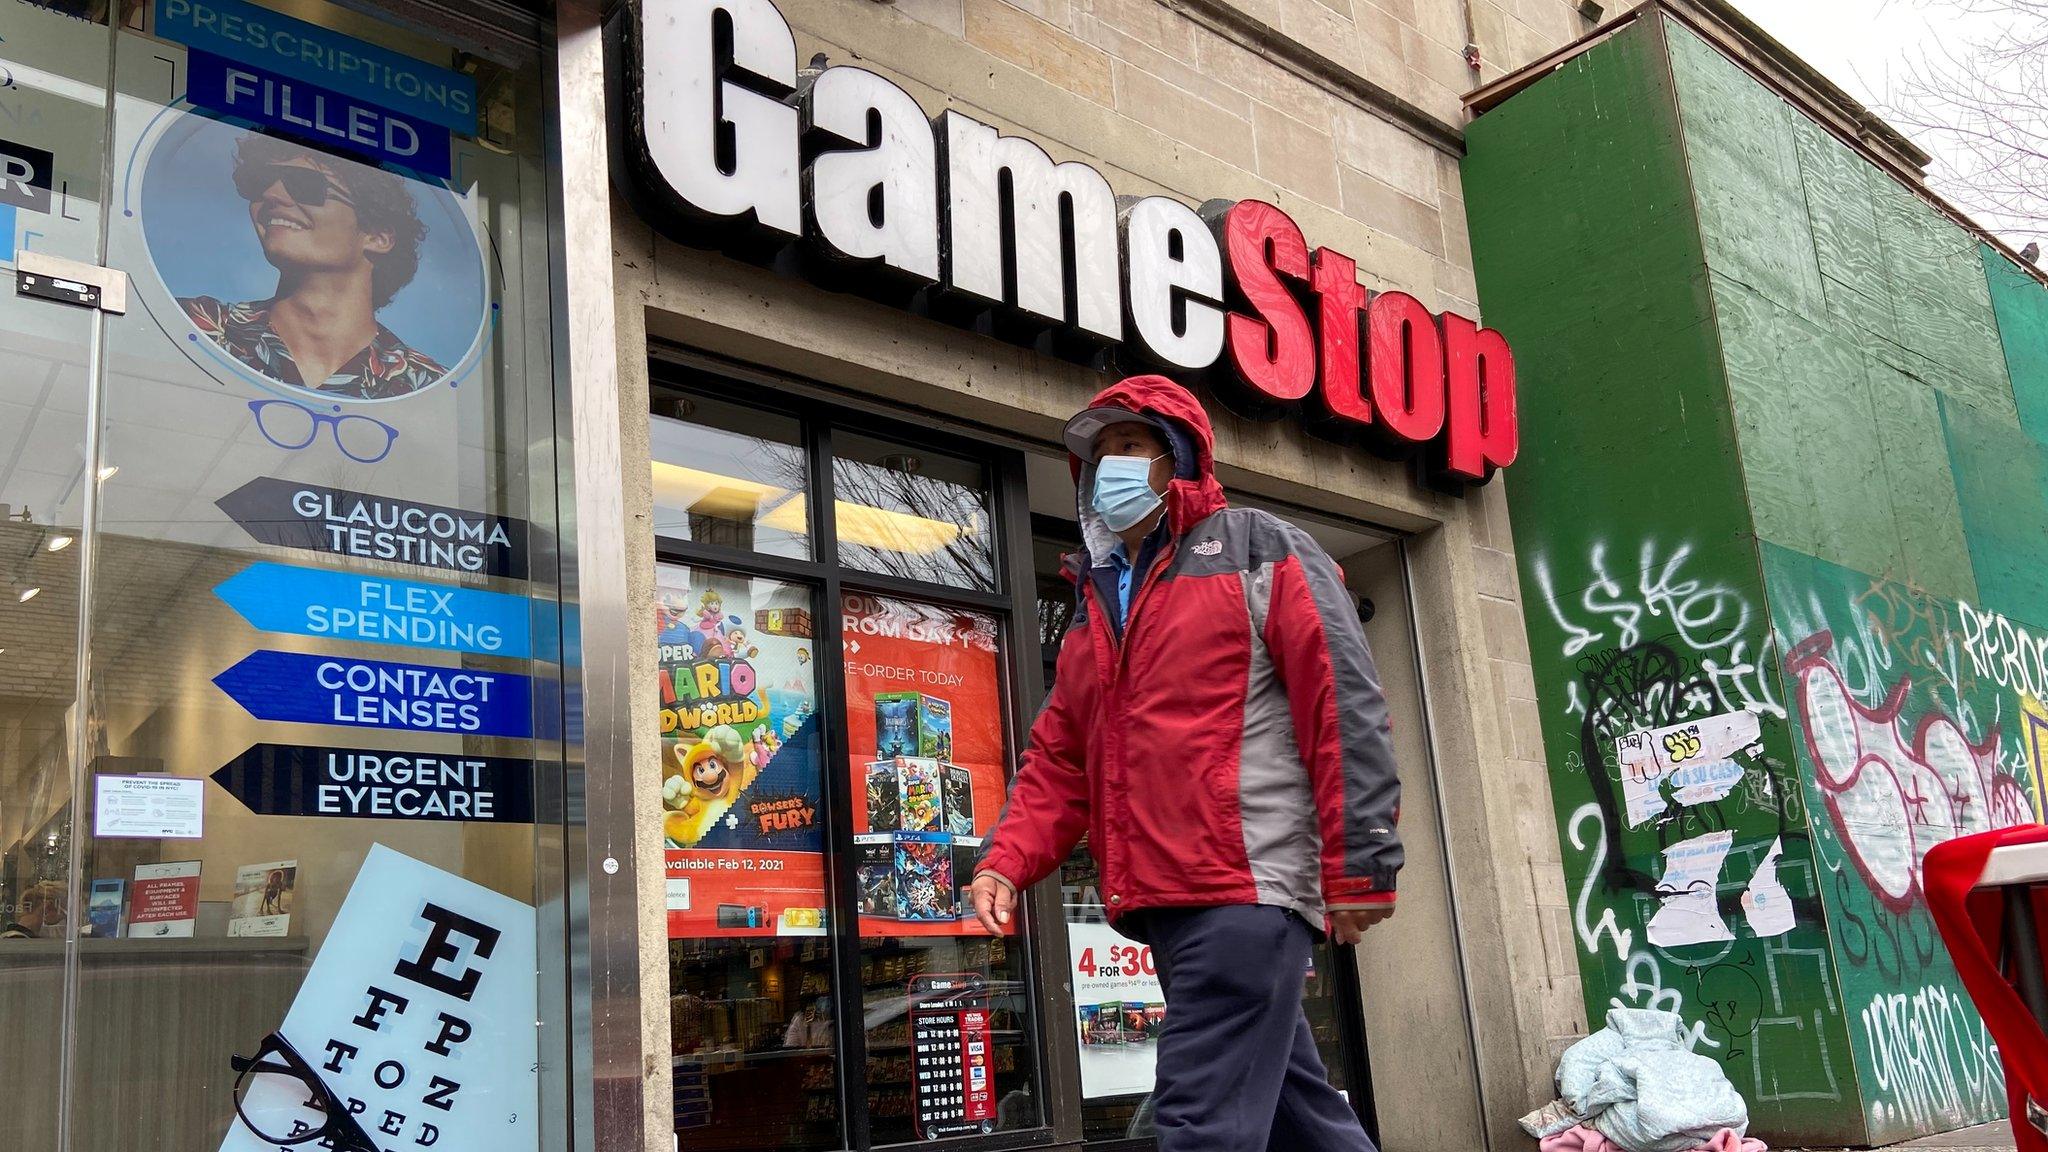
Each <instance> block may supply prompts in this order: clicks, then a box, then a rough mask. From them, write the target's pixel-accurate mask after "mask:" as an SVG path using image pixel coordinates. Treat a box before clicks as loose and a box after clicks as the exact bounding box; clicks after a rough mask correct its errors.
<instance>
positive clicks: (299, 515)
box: [0, 0, 568, 1152]
mask: <svg viewBox="0 0 2048 1152" xmlns="http://www.w3.org/2000/svg"><path fill="white" fill-rule="evenodd" d="M95 7H96V6H93V5H83V6H80V5H51V6H46V5H39V4H31V3H24V2H23V0H0V72H4V73H5V75H6V77H7V83H6V84H4V85H0V89H4V92H0V121H4V122H5V123H6V124H7V125H8V127H7V128H5V129H4V130H0V135H5V136H7V137H8V138H9V141H10V142H11V143H10V144H9V145H8V147H7V148H6V149H4V150H5V151H7V154H8V155H9V156H12V155H13V150H12V144H13V143H19V144H21V145H25V146H27V147H28V148H32V149H35V150H37V152H38V153H39V155H41V154H46V155H47V156H48V157H49V164H48V169H49V171H48V172H47V173H46V175H50V176H53V177H54V180H53V181H52V182H49V183H46V184H45V187H48V188H49V189H50V191H51V193H52V195H51V196H50V197H49V198H48V203H47V204H42V203H35V204H29V205H27V206H23V205H20V204H14V203H6V204H0V263H5V262H13V261H16V260H17V259H18V258H20V257H21V256H22V255H23V254H24V253H26V252H33V253H37V254H39V255H46V256H57V257H64V258H69V259H73V260H77V261H80V262H83V263H86V264H90V265H98V266H102V267H106V268H112V269H119V270H122V271H124V272H125V273H126V274H127V276H128V279H129V284H128V287H129V292H128V301H127V304H128V306H127V309H126V311H125V312H123V311H110V312H100V311H96V310H94V309H92V308H91V307H81V306H79V305H77V304H65V303H59V302H56V301H52V300H41V299H34V298H30V297H25V296H18V295H15V294H12V293H10V294H8V295H7V296H6V297H4V298H0V351H4V355H0V360H4V361H5V362H6V363H7V364H8V365H9V367H10V369H11V370H10V371H9V372H7V373H5V374H4V375H5V377H6V379H5V380H4V381H0V427H8V428H13V427H16V426H17V423H16V421H17V419H20V420H21V421H23V423H22V424H21V425H20V426H22V427H30V428H33V429H34V432H33V434H31V435H29V436H26V437H24V438H21V439H19V440H12V439H10V440H8V441H7V442H6V444H5V445H4V446H0V453H4V455H0V505H5V508H4V509H0V554H4V555H5V556H6V558H7V560H8V563H9V564H10V565H12V566H13V567H12V568H11V569H10V570H11V571H18V572H20V573H22V574H23V575H24V576H25V577H27V578H28V579H29V580H30V583H29V586H28V587H27V588H22V589H18V590H17V594H15V595H8V596H5V597H0V649H5V651H4V652H0V714H5V715H6V716H7V717H8V721H9V725H10V731H13V732H17V733H18V734H19V735H17V736H12V737H10V739H9V741H8V746H9V747H10V748H13V749H17V750H18V751H17V753H15V754H10V755H9V756H7V757H5V758H4V759H0V899H4V901H5V903H6V904H7V906H8V908H9V909H10V910H14V909H20V908H22V907H23V906H24V905H27V904H30V903H34V904H35V906H36V907H35V909H34V910H33V911H31V912H28V913H22V912H14V913H13V915H12V917H11V920H12V921H13V922H15V923H23V921H22V917H23V916H24V915H27V916H29V917H30V918H32V919H34V920H35V921H36V923H35V924H34V925H33V934H32V935H31V934H29V933H26V932H25V933H23V934H22V936H21V937H14V938H7V939H0V969H4V970H6V971H7V973H8V975H9V977H10V979H8V980H7V981H4V982H0V1017H4V1018H6V1019H8V1020H10V1021H12V1022H15V1023H17V1024H19V1025H20V1027H21V1029H22V1030H23V1035H24V1036H33V1037H37V1038H41V1037H49V1038H50V1043H51V1047H50V1050H49V1052H48V1053H47V1054H44V1053H42V1052H37V1053H36V1054H35V1059H36V1061H38V1062H40V1065H41V1066H40V1067H34V1066H23V1065H19V1064H17V1063H15V1060H14V1058H13V1057H18V1056H19V1055H22V1054H25V1053H26V1052H27V1051H28V1049H29V1047H31V1046H33V1044H32V1043H31V1042H29V1041H25V1042H24V1045H22V1046H18V1047H17V1048H16V1049H15V1051H14V1053H13V1055H12V1056H11V1057H9V1058H0V1073H4V1078H5V1079H6V1080H7V1081H8V1082H9V1083H10V1084H12V1085H14V1086H15V1087H16V1088H17V1089H18V1090H20V1091H21V1092H24V1093H27V1094H28V1095H29V1096H32V1097H33V1098H35V1099H38V1100H43V1101H50V1102H56V1103H50V1104H47V1105H46V1106H42V1107H37V1108H33V1109H10V1110H7V1112H6V1114H5V1115H0V1147H10V1148H12V1147H22V1148H46V1147H55V1146H57V1144H58V1142H59V1141H58V1131H57V1129H58V1128H59V1126H60V1125H59V1121H60V1119H61V1121H62V1127H63V1128H64V1130H65V1133H66V1135H65V1141H66V1146H67V1147H69V1148H72V1149H75V1150H77V1152H96V1150H100V1149H121V1150H123V1152H127V1150H133V1149H142V1150H152V1149H163V1150H170V1149H179V1150H184V1149H200V1150H210V1149H215V1148H223V1147H227V1148H236V1147H239V1148H252V1147H276V1146H277V1144H276V1141H275V1140H266V1139H265V1137H267V1136H270V1137H274V1136H277V1135H279V1131H278V1130H277V1128H276V1125H277V1124H278V1123H279V1122H280V1120H281V1116H280V1112H282V1113H284V1114H285V1115H284V1116H283V1117H282V1120H283V1123H284V1127H283V1129H282V1132H283V1134H284V1135H287V1136H290V1137H292V1138H293V1139H298V1137H299V1136H302V1135H303V1132H299V1133H296V1134H295V1133H294V1132H293V1129H292V1126H291V1125H292V1119H293V1118H292V1117H291V1116H290V1115H289V1114H290V1113H291V1112H292V1111H293V1109H295V1108H302V1106H303V1104H304V1102H305V1101H307V1100H309V1099H321V1100H331V1101H335V1102H338V1103H340V1104H341V1105H343V1106H345V1107H348V1108H351V1109H353V1107H354V1105H356V1104H360V1105H362V1108H361V1109H360V1110H356V1112H355V1114H356V1115H357V1119H358V1121H359V1123H360V1125H361V1126H362V1127H363V1128H364V1129H365V1130H366V1131H367V1132H369V1133H372V1134H375V1135H377V1138H378V1139H379V1140H380V1141H385V1142H391V1141H403V1142H405V1143H407V1144H408V1145H416V1146H422V1147H425V1146H432V1147H435V1148H437V1149H443V1150H448V1152H466V1150H468V1149H473V1148H483V1147H489V1148H492V1149H494V1150H496V1149H505V1150H517V1149H520V1148H522V1147H524V1148H536V1147H539V1146H540V1145H541V1143H542V1141H543V1137H544V1134H545V1135H550V1136H551V1137H552V1138H553V1139H555V1140H557V1141H559V1139H561V1138H564V1137H565V1135H566V1129H560V1130H557V1131H555V1132H553V1133H549V1131H548V1124H547V1122H544V1121H543V1119H542V1117H541V1116H539V1115H538V1114H537V1112H536V1103H537V1101H538V1100H539V1098H540V1092H539V1086H540V1076H541V1073H540V1067H541V1065H542V1063H543V1061H542V1059H541V1055H540V1052H539V1050H538V1049H537V1048H536V1045H537V1044H538V1043H539V1042H540V1036H539V1032H538V1030H537V1025H536V1020H537V1019H538V1018H539V1017H540V1016H541V1015H543V1014H544V1012H543V1011H542V1010H541V1009H540V1008H539V1005H538V1002H537V1000H536V988H537V979H536V977H537V975H538V984H539V985H540V986H546V985H550V984H552V985H555V986H561V985H564V984H565V983H566V976H565V974H564V963H565V958H566V957H565V953H564V952H563V951H560V950H559V949H561V948H563V947H566V946H565V945H564V944H563V943H562V942H561V941H560V940H559V938H557V939H556V941H555V944H556V946H557V949H558V950H555V951H552V952H551V953H543V952H542V951H541V950H540V945H539V943H538V940H539V932H538V930H537V924H536V921H537V916H536V913H535V907H536V905H537V904H538V903H540V902H541V901H542V900H543V899H544V898H545V897H544V895H543V893H544V892H547V891H553V892H556V893H559V892H560V890H561V884H562V870H563V866H564V861H563V858H562V856H561V855H560V852H559V847H558V846H559V844H560V840H561V837H560V835H559V832H558V831H556V832H546V831H537V830H536V828H535V827H534V826H533V823H532V822H533V820H534V818H535V814H536V811H537V810H539V809H541V807H542V804H541V800H542V798H550V799H552V801H553V803H552V804H551V805H550V806H549V808H548V810H549V811H550V812H552V813H553V814H554V818H557V819H558V818H559V816H560V812H561V807H562V806H561V803H560V796H561V792H562V788H563V784H562V777H561V770H560V767H559V765H560V763H561V761H562V760H563V759H564V752H563V745H564V737H565V724H564V715H563V707H562V705H561V703H560V700H561V692H560V691H559V676H560V663H561V661H562V652H563V640H564V633H565V624H566V623H568V621H567V620H566V615H567V614H566V613H564V611H563V610H562V608H561V605H560V602H559V599H558V593H557V590H556V586H557V584H558V582H559V580H560V578H561V570H560V569H559V568H558V567H556V565H555V562H554V556H553V553H552V551H551V549H552V548H553V547H554V546H555V542H556V541H557V540H559V539H560V538H561V533H560V530H559V525H558V517H557V513H556V499H557V492H558V483H559V481H558V476H557V474H556V463H557V462H556V459H555V449H554V445H555V443H556V442H557V440H558V439H559V433H558V430H557V428H556V425H555V412H556V402H555V401H556V395H555V381H554V376H553V371H554V357H553V353H552V350H551V348H550V346H549V333H550V332H551V330H552V326H551V325H550V324H549V323H548V316H549V314H550V308H549V301H548V299H547V283H548V276H547V271H548V250H547V234H546V226H545V221H546V220H547V218H548V205H547V197H546V193H545V188H546V184H547V180H546V173H545V170H544V168H543V167H542V163H541V155H542V131H541V129H542V120H541V116H540V97H541V91H542V83H541V69H540V58H539V53H538V51H537V49H536V48H535V47H534V46H533V45H532V44H531V43H527V42H526V40H527V38H528V37H530V36H532V35H533V34H535V33H537V31H538V30H537V29H526V30H519V29H516V28H510V27H508V28H507V29H505V30H504V34H503V35H501V36H497V37H494V38H493V43H492V44H491V45H489V46H488V47H486V46H484V45H481V44H477V43H474V42H471V41H470V40H468V39H467V38H465V37H464V36H463V35H461V34H459V33H457V32H455V31H453V30H451V29H450V28H448V27H447V26H445V25H444V26H442V27H440V28H436V29H434V30H433V31H428V30H427V29H428V25H426V24H424V23H419V22H416V19H417V16H418V14H417V13H410V14H409V13H408V11H407V10H406V8H407V6H406V5H405V4H404V3H403V2H402V0H401V2H396V3H392V4H390V5H371V6H367V7H366V6H363V5H354V6H348V7H344V6H340V5H335V4H329V3H325V2H323V0H304V2H296V3H293V4H291V5H289V6H288V7H289V8H290V14H289V15H287V14H286V13H284V12H282V11H279V10H278V9H277V7H274V6H272V5H269V4H266V3H254V2H250V0H136V2H134V3H128V4H123V5H117V6H115V7H114V9H113V10H112V11H113V20H112V23H113V26H112V27H109V25H108V23H107V22H105V21H96V20H91V19H81V18H78V16H77V15H75V14H74V10H75V11H76V12H85V11H90V10H94V9H95ZM98 7H100V8H104V6H98ZM17 134H18V135H19V136H20V137H21V138H20V139H19V140H16V139H15V137H16V135H17ZM38 164H39V165H40V161H38ZM10 167H11V165H10ZM15 369H18V370H15ZM17 562H18V563H17ZM31 637H33V638H34V639H33V641H31V640H30V638H31ZM16 638H20V639H19V640H17V639H16ZM36 649H40V651H36ZM81 689H83V691H82V692H81ZM74 695H76V696H77V697H78V698H76V699H74V698H73V697H74ZM16 717H19V720H17V719H16ZM537 765H539V766H538V767H537ZM73 781H77V782H78V784H77V788H78V793H77V794H76V795H73V794H72V784H71V782H73ZM543 844H545V845H547V846H548V847H546V848H544V847H543ZM39 892H40V893H48V894H50V895H51V897H52V898H50V899H46V900H45V899H36V900H33V901H31V900H30V897H31V896H32V895H33V894H34V893H39ZM556 915H557V919H559V910H558V911H557V914H556ZM23 927H24V928H27V927H30V926H29V925H27V924H25V923H23ZM6 935H8V936H10V937H12V936H13V934H12V933H7V934H6ZM67 959H69V960H70V961H72V962H71V963H69V964H68V965H67V964H66V960H67ZM377 971H382V972H385V973H387V974H388V975H387V976H385V977H377V978H375V989H374V990H370V989H367V988H366V986H365V984H364V983H363V981H365V980H369V979H370V977H368V976H366V975H365V974H366V973H372V972H377ZM408 972H409V973H410V975H408ZM350 981H354V983H353V984H351V983H350ZM223 989H231V990H232V994H224V992H223ZM401 1002H402V1003H401ZM380 1004H382V1005H383V1009H382V1010H381V1012H380V1010H379V1008H378V1005H380ZM359 1020H360V1021H363V1022H362V1023H357V1022H356V1021H359ZM560 1022H561V1021H560V1020H559V1018H556V1019H554V1020H552V1021H550V1023H551V1024H559V1023H560ZM548 1034H549V1035H561V1034H566V1033H565V1031H563V1030H559V1029H557V1030H555V1031H551V1032H549V1033H548ZM60 1041H61V1042H62V1043H63V1045H64V1051H63V1052H61V1053H60V1052H59V1050H58V1043H59V1042H60ZM38 1042H39V1040H38ZM437 1048H438V1049H439V1050H438V1051H437V1050H436V1049H437ZM293 1054H296V1055H297V1056H298V1057H302V1058H303V1059H302V1060H296V1061H295V1060H294V1059H293V1058H292V1057H293ZM60 1055H61V1056H63V1057H64V1058H62V1059H60V1058H59V1057H60ZM546 1063H547V1064H548V1065H549V1066H550V1067H559V1066H561V1065H562V1063H563V1061H561V1060H560V1059H557V1058H556V1055H555V1054H553V1053H550V1054H549V1058H548V1060H547V1061H546ZM60 1076H62V1077H68V1078H69V1083H68V1085H67V1084H63V1083H60V1082H59V1079H58V1078H59V1077H60ZM287 1080H288V1081H291V1082H292V1083H291V1084H285V1083H284V1081H287ZM442 1081H446V1082H447V1083H445V1084H444V1083H442ZM237 1085H239V1087H237ZM293 1085H295V1087H294V1086H293ZM280 1086H283V1087H284V1088H285V1089H286V1091H285V1093H284V1095H283V1096H279V1095H277V1094H276V1092H275V1091H274V1089H277V1088H278V1087H280ZM67 1101H68V1102H71V1104H70V1113H69V1115H68V1116H62V1117H59V1116H58V1115H57V1114H58V1113H59V1112H60V1111H61V1109H62V1108H63V1107H64V1106H65V1104H64V1102H67ZM281 1101H289V1102H290V1103H280V1102H281ZM296 1119H298V1120H304V1119H305V1118H304V1117H303V1116H298V1117H296ZM554 1119H555V1122H557V1123H559V1118H558V1117H557V1118H554ZM301 1142H303V1141H301Z"/></svg>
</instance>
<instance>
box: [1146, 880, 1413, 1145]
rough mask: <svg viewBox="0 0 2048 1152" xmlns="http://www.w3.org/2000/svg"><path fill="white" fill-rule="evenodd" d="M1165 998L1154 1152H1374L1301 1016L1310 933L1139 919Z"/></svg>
mask: <svg viewBox="0 0 2048 1152" xmlns="http://www.w3.org/2000/svg"><path fill="white" fill-rule="evenodd" d="M1130 919H1131V920H1132V921H1133V923H1131V924H1130V925H1129V926H1128V927H1127V928H1126V929H1125V930H1126V931H1130V932H1133V933H1135V934H1138V935H1140V936H1141V938H1143V939H1144V940H1145V941H1146V942H1147V943H1149V944H1151V945H1152V956H1153V961H1154V963H1155V964H1156V965H1157V967H1158V971H1159V982H1160V984H1161V986H1163V987H1164V988H1165V990H1166V1026H1165V1029H1164V1031H1162V1032H1161V1033H1160V1036H1159V1063H1158V1071H1157V1075H1158V1083H1157V1086H1156V1087H1155V1088H1154V1089H1153V1108H1154V1118H1153V1123H1154V1124H1155V1126H1156V1127H1157V1129H1158V1133H1159V1152H1375V1150H1374V1148H1373V1145H1372V1141H1371V1140H1370V1139H1368V1138H1367V1137H1366V1135H1365V1129H1363V1128H1362V1127H1360V1126H1359V1123H1358V1116H1357V1114H1356V1113H1354V1112H1353V1111H1352V1110H1351V1105H1350V1104H1348V1103H1346V1102H1345V1100H1344V1097H1342V1096H1340V1095H1338V1094H1337V1090H1336V1089H1335V1088H1332V1087H1330V1082H1329V1080H1328V1079H1327V1076H1326V1073H1325V1072H1324V1069H1323V1060H1322V1057H1321V1056H1318V1055H1317V1054H1316V1042H1315V1036H1314V1035H1313V1034H1312V1033H1311V1032H1310V1031H1309V1026H1308V1017H1307V1016H1306V1015H1304V1014H1303V1012H1302V1008H1301V986H1302V980H1303V977H1304V976H1305V974H1306V972H1307V969H1308V960H1309V950H1310V948H1311V947H1312V945H1313V942H1314V939H1313V935H1312V933H1311V932H1310V930H1309V927H1308V925H1307V923H1305V922H1304V921H1303V920H1302V919H1301V918H1300V917H1299V916H1296V915H1294V914H1293V913H1291V912H1288V911H1285V910H1284V909H1280V908H1270V907H1263V906H1238V907H1226V908H1185V909H1183V908H1169V909H1157V910H1152V911H1147V912H1140V913H1138V914H1137V915H1136V916H1133V917H1131V918H1130Z"/></svg>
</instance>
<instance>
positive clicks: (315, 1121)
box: [230, 1032, 378, 1152]
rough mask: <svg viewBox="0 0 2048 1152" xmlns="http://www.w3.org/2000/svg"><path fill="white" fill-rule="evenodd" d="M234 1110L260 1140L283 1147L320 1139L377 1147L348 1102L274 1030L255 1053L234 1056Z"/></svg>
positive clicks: (364, 1151)
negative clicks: (343, 1100)
mask: <svg viewBox="0 0 2048 1152" xmlns="http://www.w3.org/2000/svg"><path fill="white" fill-rule="evenodd" d="M230 1067H232V1068H233V1069H234V1070H235V1115H237V1116H239V1117H241V1120H242V1124H243V1125H244V1126H245V1127H247V1128H248V1129H249V1131H251V1132H254V1133H255V1134H256V1135H257V1136H258V1137H259V1138H261V1139H262V1140H263V1141H264V1142H266V1143H269V1144H277V1145H282V1146H285V1147H296V1146H298V1145H302V1144H311V1143H313V1142H315V1141H318V1142H319V1147H321V1148H322V1149H333V1150H334V1152H378V1149H377V1146H376V1145H375V1144H373V1143H371V1142H370V1136H369V1133H367V1132H365V1131H363V1126H362V1125H361V1124H359V1123H357V1122H356V1118H355V1116H354V1114H353V1113H351V1112H350V1111H349V1109H348V1105H347V1104H345V1103H343V1102H342V1100H341V1099H340V1098H339V1097H337V1096H336V1095H335V1094H334V1092H333V1091H332V1090H331V1089H329V1088H328V1087H327V1085H326V1084H325V1083H323V1082H322V1081H321V1079H320V1076H319V1074H318V1073H316V1072H314V1071H313V1067H312V1065H310V1064H308V1063H306V1060H305V1057H303V1056H300V1055H299V1053H298V1049H296V1048H293V1047H292V1046H291V1042H290V1041H288V1040H286V1039H285V1038H284V1037H283V1036H281V1035H279V1034H278V1033H276V1032H272V1033H271V1034H270V1035H268V1036H265V1037H264V1038H263V1043H262V1044H260V1045H259V1046H258V1047H257V1049H256V1056H255V1058H254V1059H249V1058H247V1057H243V1056H236V1057H234V1058H233V1060H232V1061H231V1062H230Z"/></svg>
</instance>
